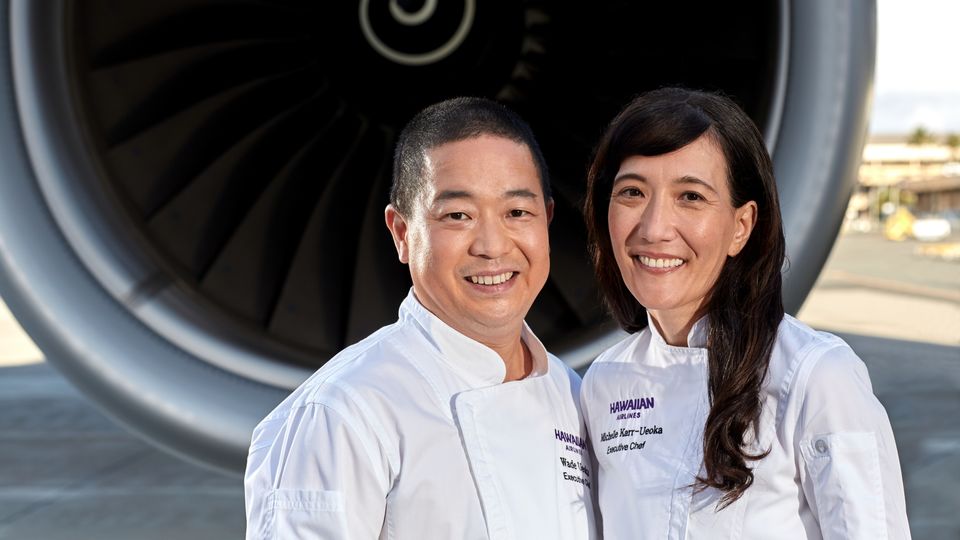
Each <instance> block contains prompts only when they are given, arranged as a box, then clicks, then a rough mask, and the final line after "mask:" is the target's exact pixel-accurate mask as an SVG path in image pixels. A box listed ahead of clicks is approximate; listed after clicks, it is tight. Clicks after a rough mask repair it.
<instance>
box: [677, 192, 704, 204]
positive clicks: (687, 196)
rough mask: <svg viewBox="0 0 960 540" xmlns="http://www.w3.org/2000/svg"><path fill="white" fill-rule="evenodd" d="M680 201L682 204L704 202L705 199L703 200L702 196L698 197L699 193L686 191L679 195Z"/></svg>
mask: <svg viewBox="0 0 960 540" xmlns="http://www.w3.org/2000/svg"><path fill="white" fill-rule="evenodd" d="M680 199H681V200H683V201H684V202H697V201H705V200H706V199H704V198H703V195H700V194H699V193H697V192H695V191H686V192H684V193H683V194H682V195H680Z"/></svg>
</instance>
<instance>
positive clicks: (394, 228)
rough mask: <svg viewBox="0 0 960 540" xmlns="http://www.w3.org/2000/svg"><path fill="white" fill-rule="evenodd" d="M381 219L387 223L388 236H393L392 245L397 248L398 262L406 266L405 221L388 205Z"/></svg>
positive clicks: (408, 250)
mask: <svg viewBox="0 0 960 540" xmlns="http://www.w3.org/2000/svg"><path fill="white" fill-rule="evenodd" d="M383 217H384V219H385V220H386V222H387V228H388V229H390V235H391V236H393V245H394V246H396V247H397V256H398V257H399V258H400V262H402V263H403V264H407V263H408V262H410V249H409V246H408V245H407V231H408V230H409V229H408V228H407V221H406V220H405V219H403V216H401V215H400V212H397V209H396V208H394V207H393V205H392V204H388V205H387V207H386V208H384V210H383Z"/></svg>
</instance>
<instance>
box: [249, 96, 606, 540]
mask: <svg viewBox="0 0 960 540" xmlns="http://www.w3.org/2000/svg"><path fill="white" fill-rule="evenodd" d="M552 213H553V200H552V199H551V198H550V190H549V182H548V178H547V171H546V166H545V163H544V160H543V156H542V154H541V152H540V148H539V146H538V145H537V143H536V140H535V139H534V138H533V134H532V132H531V131H530V128H529V127H528V126H527V125H526V123H524V122H523V121H522V120H521V119H520V118H519V117H518V116H517V115H516V114H515V113H513V112H511V111H509V110H508V109H506V108H505V107H503V106H502V105H499V104H496V103H494V102H491V101H487V100H483V99H478V98H458V99H453V100H449V101H445V102H442V103H438V104H436V105H433V106H430V107H428V108H426V109H425V110H423V111H421V112H420V113H419V114H418V115H417V116H416V117H414V119H413V120H411V122H410V123H409V124H408V125H407V127H406V128H405V129H404V130H403V132H402V133H401V135H400V138H399V140H398V143H397V148H396V153H395V156H394V176H393V186H392V188H391V193H390V204H389V205H388V206H387V208H386V211H385V218H386V222H387V227H388V228H389V229H390V232H391V234H392V235H393V240H394V243H395V245H396V248H397V253H398V255H399V258H400V261H401V262H403V263H405V264H407V265H409V267H410V276H411V278H412V281H413V289H412V291H411V293H410V294H409V295H408V296H407V298H406V300H404V302H403V304H402V305H401V306H400V317H399V320H398V321H397V322H396V323H394V324H392V325H390V326H387V327H384V328H382V329H380V330H378V331H377V332H375V333H374V334H372V335H371V336H369V337H367V338H366V339H364V340H363V341H361V342H359V343H357V344H355V345H353V346H351V347H348V348H347V349H345V350H343V351H341V352H340V353H339V354H338V355H337V356H336V357H334V358H333V359H332V360H330V362H328V363H327V364H326V365H325V366H324V367H323V368H321V369H320V370H319V371H317V373H315V374H314V375H313V376H312V377H310V379H308V380H307V381H306V382H305V383H304V384H303V385H302V386H301V387H300V388H298V389H297V390H296V391H294V392H293V394H292V395H291V396H290V397H289V398H287V399H286V400H285V401H284V402H283V403H281V404H280V405H279V406H278V407H277V409H276V410H274V411H273V412H272V413H271V414H270V415H269V416H267V418H265V419H264V420H263V421H262V422H261V423H260V425H259V426H257V428H256V430H255V432H254V435H253V441H252V444H251V447H250V455H249V458H248V461H247V473H246V478H245V482H244V483H245V492H246V503H247V504H246V507H247V538H249V539H253V538H256V539H275V538H298V539H308V538H310V539H312V538H351V539H374V538H396V539H407V538H409V539H417V540H420V539H434V538H436V539H481V538H491V539H501V538H511V539H512V538H516V539H537V538H550V539H555V538H559V539H581V538H593V537H594V523H593V502H592V496H591V486H592V484H593V472H592V470H591V469H590V465H589V463H590V458H589V455H588V454H587V447H586V445H585V441H584V439H585V430H584V427H583V421H582V418H581V416H580V412H579V409H578V406H579V405H578V394H579V385H580V380H579V378H578V377H577V375H576V374H575V373H573V372H572V371H571V370H570V369H569V368H567V367H566V366H565V365H564V364H563V363H562V362H560V361H559V360H558V359H556V358H555V357H552V356H549V355H548V354H547V353H546V351H545V350H544V348H543V345H541V344H540V342H539V341H538V340H537V338H536V336H534V335H533V332H531V331H530V329H529V328H528V327H527V326H526V325H525V323H524V322H523V318H524V316H525V315H526V313H527V311H528V310H529V309H530V306H531V305H532V304H533V301H534V299H535V298H536V296H537V294H538V293H539V292H540V290H541V289H542V288H543V285H544V283H545V282H546V279H547V274H548V273H549V268H550V259H549V242H548V237H547V225H548V224H549V222H550V219H551V217H552Z"/></svg>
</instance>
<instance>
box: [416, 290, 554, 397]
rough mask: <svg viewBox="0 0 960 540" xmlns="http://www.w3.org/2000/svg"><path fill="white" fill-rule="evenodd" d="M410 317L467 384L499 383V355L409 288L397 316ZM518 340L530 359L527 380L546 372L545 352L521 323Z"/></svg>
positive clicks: (502, 369) (503, 373) (502, 373)
mask: <svg viewBox="0 0 960 540" xmlns="http://www.w3.org/2000/svg"><path fill="white" fill-rule="evenodd" d="M405 316H409V317H411V318H412V319H413V320H414V321H416V323H417V324H418V325H419V326H420V328H422V329H423V332H424V336H425V337H426V339H427V341H429V342H430V343H431V344H432V345H433V346H434V347H436V350H437V352H438V353H439V355H438V356H439V357H440V359H441V360H442V361H443V362H444V363H446V364H447V365H448V367H450V368H451V369H453V370H454V371H456V372H457V373H459V374H460V375H461V376H462V377H464V378H465V379H466V380H467V381H468V382H469V383H470V385H471V386H475V387H482V386H491V385H494V384H500V383H502V382H503V379H504V377H506V375H507V368H506V365H505V364H504V363H503V358H501V357H500V355H499V354H497V352H496V351H494V350H493V349H491V348H490V347H487V346H486V345H484V344H483V343H480V342H479V341H477V340H475V339H472V338H470V337H467V336H465V335H463V334H461V333H460V332H458V331H457V330H454V329H453V328H452V327H450V325H448V324H447V323H445V322H443V321H442V320H440V318H438V317H437V316H436V315H434V314H433V313H431V312H430V311H429V310H428V309H427V308H425V307H423V304H421V303H420V301H419V300H418V299H417V297H416V296H414V294H413V289H412V288H411V289H410V292H409V293H408V294H407V297H406V298H405V299H404V300H403V303H402V304H400V318H401V319H403V318H404V317H405ZM520 339H522V340H523V341H524V343H526V344H527V348H528V349H530V355H531V356H532V359H533V370H532V371H531V372H530V375H528V376H527V379H529V378H532V377H537V376H540V375H544V374H546V373H547V366H548V363H547V351H546V349H545V348H544V346H543V344H542V343H541V342H540V340H539V339H538V338H537V336H536V335H534V333H533V331H532V330H530V327H529V326H527V323H526V322H524V323H523V328H522V329H521V332H520Z"/></svg>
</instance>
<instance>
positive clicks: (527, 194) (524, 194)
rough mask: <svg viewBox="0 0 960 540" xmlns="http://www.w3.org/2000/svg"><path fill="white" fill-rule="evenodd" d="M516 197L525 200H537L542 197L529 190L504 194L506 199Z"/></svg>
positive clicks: (515, 190) (518, 190)
mask: <svg viewBox="0 0 960 540" xmlns="http://www.w3.org/2000/svg"><path fill="white" fill-rule="evenodd" d="M514 197H522V198H524V199H537V198H539V197H540V196H539V195H537V194H536V193H534V192H532V191H530V190H529V189H511V190H510V191H508V192H506V193H504V194H503V198H504V199H512V198H514Z"/></svg>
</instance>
